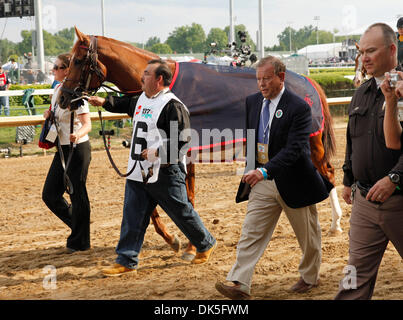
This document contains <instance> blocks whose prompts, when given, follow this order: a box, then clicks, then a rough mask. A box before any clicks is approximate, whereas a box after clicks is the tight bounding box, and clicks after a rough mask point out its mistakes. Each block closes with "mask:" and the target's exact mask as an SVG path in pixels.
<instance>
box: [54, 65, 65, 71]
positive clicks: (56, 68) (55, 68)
mask: <svg viewBox="0 0 403 320" xmlns="http://www.w3.org/2000/svg"><path fill="white" fill-rule="evenodd" d="M59 69H61V70H63V69H66V67H59V66H57V65H53V70H56V71H57V70H59Z"/></svg>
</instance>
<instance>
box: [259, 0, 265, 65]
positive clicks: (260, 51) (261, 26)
mask: <svg viewBox="0 0 403 320" xmlns="http://www.w3.org/2000/svg"><path fill="white" fill-rule="evenodd" d="M259 44H260V47H259V58H260V59H262V58H263V57H264V43H263V0H259Z"/></svg>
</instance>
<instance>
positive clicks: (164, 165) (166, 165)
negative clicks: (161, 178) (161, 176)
mask: <svg viewBox="0 0 403 320" xmlns="http://www.w3.org/2000/svg"><path fill="white" fill-rule="evenodd" d="M170 165H171V164H170V163H164V164H160V168H168V167H169V166H170Z"/></svg>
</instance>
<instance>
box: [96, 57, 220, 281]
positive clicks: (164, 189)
mask: <svg viewBox="0 0 403 320" xmlns="http://www.w3.org/2000/svg"><path fill="white" fill-rule="evenodd" d="M171 80H172V72H171V70H170V69H169V67H168V65H167V64H166V63H165V62H164V61H162V60H151V61H149V62H148V65H147V67H146V69H145V70H144V72H143V76H142V78H141V82H142V90H143V93H142V94H141V95H140V96H137V97H127V96H124V97H114V96H109V97H108V99H104V98H100V97H96V96H93V97H91V98H89V100H88V101H89V102H90V103H91V104H92V105H96V106H103V107H104V108H105V109H106V110H107V111H110V112H115V113H127V114H129V115H130V116H132V117H133V136H132V141H131V149H130V156H129V162H128V168H127V170H128V171H129V170H133V172H132V173H131V174H130V175H129V176H128V177H127V180H126V188H125V198H124V207H123V220H122V225H121V231H120V239H119V243H118V245H117V247H116V253H117V254H118V257H117V259H116V263H115V264H114V265H113V266H112V267H110V268H107V269H104V270H103V273H104V275H106V276H116V275H120V274H124V273H128V272H136V269H137V267H138V262H139V259H138V255H139V253H140V250H141V247H142V245H143V241H144V235H145V232H146V229H147V226H148V224H149V222H150V216H151V213H152V211H153V210H154V209H155V207H156V206H157V205H159V206H160V207H161V208H162V209H163V210H164V211H165V212H166V213H167V214H168V216H169V217H170V218H171V219H172V221H174V223H175V224H176V225H177V226H178V228H179V229H180V230H181V231H182V232H183V233H184V234H185V236H186V237H187V238H188V239H189V241H190V242H191V243H192V244H193V245H194V246H195V247H196V249H197V253H196V256H195V258H194V259H193V260H192V263H194V264H200V263H204V262H207V261H208V259H209V257H210V255H211V253H212V251H213V250H214V248H215V246H216V240H215V238H214V237H213V236H212V235H211V234H210V233H209V231H208V230H207V229H206V227H205V226H204V225H203V222H202V221H201V219H200V216H199V215H198V213H197V212H196V211H195V210H194V208H193V206H192V204H191V203H190V202H189V200H188V196H187V193H186V183H185V177H186V169H185V168H186V152H187V149H188V147H187V146H188V145H189V143H190V130H189V129H190V119H189V111H188V109H187V108H186V106H185V105H184V104H183V103H182V102H181V101H180V100H179V99H178V98H177V97H176V96H175V95H174V94H173V93H172V92H171V91H170V90H169V85H170V83H171ZM183 130H189V134H181V132H182V131H183ZM171 137H172V140H171ZM174 139H175V141H173V140H174Z"/></svg>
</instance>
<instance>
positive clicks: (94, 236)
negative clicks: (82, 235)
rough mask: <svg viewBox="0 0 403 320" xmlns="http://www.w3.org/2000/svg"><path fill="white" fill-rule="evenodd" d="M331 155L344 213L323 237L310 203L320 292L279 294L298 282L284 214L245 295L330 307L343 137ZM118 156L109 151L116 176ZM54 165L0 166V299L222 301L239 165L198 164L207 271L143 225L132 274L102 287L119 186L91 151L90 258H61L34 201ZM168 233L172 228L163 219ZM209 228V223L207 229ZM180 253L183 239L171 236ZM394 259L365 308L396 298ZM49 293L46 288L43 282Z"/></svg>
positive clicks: (238, 216)
mask: <svg viewBox="0 0 403 320" xmlns="http://www.w3.org/2000/svg"><path fill="white" fill-rule="evenodd" d="M336 134H337V142H338V152H337V156H336V157H335V159H334V160H333V161H332V164H333V165H334V166H335V167H336V169H337V172H336V174H337V176H336V179H337V191H338V194H339V199H340V204H341V206H342V209H343V218H342V228H343V230H344V232H343V234H342V235H338V236H335V237H330V236H328V235H327V231H328V229H329V227H330V222H331V213H330V204H329V200H326V201H324V202H322V203H320V204H318V210H319V213H320V222H321V226H322V248H323V257H322V266H321V283H322V284H321V285H320V286H319V287H318V288H315V289H313V290H312V291H311V292H309V293H307V294H291V293H289V292H288V291H287V289H288V288H289V287H290V286H291V285H293V284H294V283H295V282H296V281H297V280H298V277H299V275H298V272H297V267H298V263H299V259H300V255H301V254H300V250H299V247H298V243H297V241H296V238H295V236H294V234H293V231H292V229H291V227H290V224H289V222H288V221H287V219H286V218H285V216H284V215H282V217H281V218H280V221H279V223H278V226H277V228H276V230H275V233H274V235H273V239H272V241H271V242H270V245H269V247H268V248H267V250H266V252H265V254H264V256H263V257H262V259H261V260H260V262H259V264H258V265H257V267H256V270H255V275H254V278H253V285H252V295H253V297H254V298H255V299H332V298H333V297H334V295H335V294H336V292H337V288H338V282H339V280H340V279H341V278H342V276H343V268H344V266H345V265H346V262H347V258H348V229H349V227H348V221H349V215H350V207H349V206H347V205H346V204H345V203H344V201H342V200H341V197H340V194H341V179H342V172H341V165H342V161H343V158H344V145H345V129H343V128H341V127H340V128H338V129H336ZM127 153H128V151H127V149H125V150H122V149H119V150H118V149H116V150H113V155H114V158H115V159H116V161H117V162H118V163H119V166H120V167H124V166H125V165H126V159H127ZM52 157H53V156H49V155H48V156H45V157H44V156H24V157H23V158H9V159H0V181H1V182H2V183H1V185H0V197H1V201H0V299H73V300H75V299H155V300H157V299H169V300H170V299H177V300H183V299H189V300H194V299H203V300H206V299H207V300H209V299H223V297H222V296H221V295H220V294H218V293H217V291H216V290H215V288H214V284H215V282H216V281H217V280H224V279H225V277H226V275H227V273H228V271H229V270H230V268H231V266H232V264H233V262H234V260H235V254H236V244H237V241H238V238H239V235H240V231H241V226H242V222H243V219H244V215H245V212H246V204H235V202H234V197H235V193H236V190H237V187H238V182H239V179H240V177H239V176H237V175H236V174H235V172H236V169H237V168H242V167H243V165H242V164H241V163H235V164H213V165H197V167H196V206H195V207H196V210H197V211H198V212H199V214H200V215H201V217H202V219H203V221H204V222H205V224H206V225H207V227H208V229H209V230H210V231H211V232H212V233H213V234H214V236H215V237H216V238H217V240H218V248H217V250H216V252H215V254H214V256H213V258H212V260H211V262H210V263H208V264H206V265H197V266H193V265H190V264H189V263H187V262H184V261H183V260H181V259H180V255H181V253H180V254H178V255H176V254H174V253H173V251H171V249H170V248H169V247H168V246H167V245H166V244H165V242H164V241H163V240H162V238H161V237H160V236H158V235H157V234H156V232H155V231H154V227H153V226H152V225H151V224H150V226H149V229H148V230H147V234H146V237H145V242H144V246H143V250H142V253H141V258H140V266H139V270H138V275H137V276H135V275H125V276H122V277H118V278H106V277H104V276H103V275H102V274H101V273H100V270H101V269H102V268H103V267H105V266H109V265H110V264H111V263H113V261H114V259H115V256H116V255H115V252H114V247H115V246H116V244H117V241H118V238H119V232H120V222H121V217H122V203H123V190H124V179H121V178H119V177H118V176H117V175H116V173H115V172H114V170H113V169H112V167H111V166H110V165H109V162H108V160H107V156H106V154H105V152H104V151H95V152H93V160H92V162H91V167H90V172H89V178H88V192H89V197H90V200H91V210H92V212H91V242H92V249H91V250H89V251H87V252H79V253H74V254H71V255H68V254H64V253H63V251H64V247H65V240H66V238H67V236H68V235H69V230H68V228H67V227H66V226H65V225H64V224H63V223H62V222H61V221H59V220H58V219H57V218H56V217H55V216H54V215H53V214H52V213H51V212H50V211H49V210H48V209H47V208H46V206H45V205H44V203H43V202H42V201H41V190H42V186H43V182H44V179H45V176H46V173H47V170H48V168H49V165H50V162H51V160H52ZM160 212H161V215H162V217H163V220H164V221H165V222H166V224H167V225H168V228H169V230H171V231H172V232H175V233H178V229H177V228H176V226H175V225H174V224H173V223H172V222H171V221H170V219H169V218H168V217H167V216H166V214H165V213H163V212H162V211H160ZM214 219H218V223H215V224H213V220H214ZM178 234H179V237H180V238H181V240H182V243H183V244H182V246H183V248H184V246H185V245H186V239H185V237H184V236H183V235H182V234H180V233H178ZM47 265H52V266H54V267H55V268H56V269H55V270H56V272H57V274H56V275H57V283H56V285H57V288H56V289H49V288H48V289H46V288H44V285H43V280H44V277H45V276H46V274H45V273H44V272H43V271H44V267H45V266H47ZM402 270H403V264H402V259H401V258H400V256H399V255H398V254H397V252H396V250H395V249H394V247H393V246H392V245H391V244H390V245H389V246H388V248H387V250H386V253H385V256H384V259H383V261H382V264H381V267H380V271H379V275H378V281H377V284H376V287H375V294H374V297H373V298H374V299H402V298H403V273H402ZM48 284H50V283H48Z"/></svg>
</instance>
